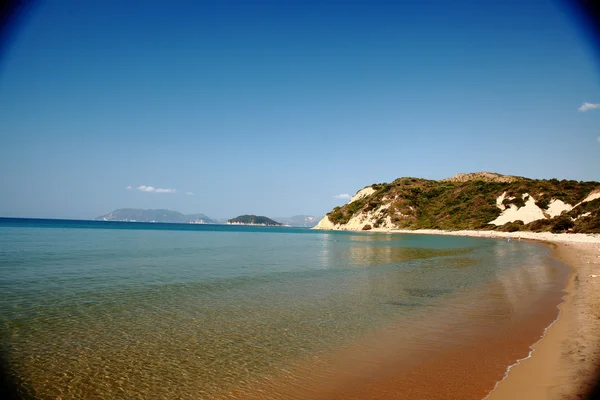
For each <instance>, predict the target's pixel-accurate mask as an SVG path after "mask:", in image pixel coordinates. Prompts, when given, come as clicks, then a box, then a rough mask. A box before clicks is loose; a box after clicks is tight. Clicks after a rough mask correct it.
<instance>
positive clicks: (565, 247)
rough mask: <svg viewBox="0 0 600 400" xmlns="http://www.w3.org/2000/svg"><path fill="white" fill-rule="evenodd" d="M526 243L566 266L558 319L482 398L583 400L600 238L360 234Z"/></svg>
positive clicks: (598, 307) (589, 387)
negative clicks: (540, 245)
mask: <svg viewBox="0 0 600 400" xmlns="http://www.w3.org/2000/svg"><path fill="white" fill-rule="evenodd" d="M369 232H373V233H387V234H394V233H399V234H424V235H445V236H466V237H482V238H496V239H508V238H510V239H511V240H527V241H534V242H538V243H543V244H545V245H548V246H550V247H552V255H553V257H554V258H556V259H559V260H561V261H564V262H565V263H566V264H567V265H568V266H569V268H570V274H569V279H568V281H567V285H566V287H565V288H564V291H565V293H566V294H565V295H564V297H563V301H562V302H561V303H560V304H559V305H558V310H559V311H558V315H557V317H556V319H555V320H554V321H552V323H551V324H550V325H548V326H547V327H546V328H545V330H544V333H543V335H542V336H541V337H540V339H539V340H537V341H536V342H535V343H533V344H531V346H530V351H529V354H528V355H527V357H524V358H521V359H518V360H515V362H514V363H513V364H511V365H509V366H507V368H506V373H505V374H504V376H503V378H502V379H501V380H499V381H498V382H497V383H496V385H495V386H494V388H493V389H492V390H491V391H490V392H489V393H488V394H487V395H486V396H485V397H484V400H509V399H525V398H526V399H528V400H530V399H531V400H536V399H539V400H546V399H550V400H562V399H573V398H577V399H584V398H587V396H589V395H590V394H591V392H592V391H593V390H594V386H595V385H597V382H596V380H597V379H598V374H599V373H600V335H599V334H598V333H597V332H600V234H582V233H558V234H557V233H550V232H520V231H517V232H497V231H476V230H461V231H443V230H436V229H421V230H403V229H387V228H376V229H372V230H370V231H366V232H365V233H369Z"/></svg>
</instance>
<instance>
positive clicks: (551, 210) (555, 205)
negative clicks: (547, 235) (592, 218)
mask: <svg viewBox="0 0 600 400" xmlns="http://www.w3.org/2000/svg"><path fill="white" fill-rule="evenodd" d="M572 209H573V206H572V205H570V204H568V203H565V202H563V201H562V200H559V199H552V201H551V202H550V203H549V204H548V209H547V210H546V213H547V214H548V215H549V216H550V218H553V217H556V216H557V215H560V214H562V212H563V211H571V210H572Z"/></svg>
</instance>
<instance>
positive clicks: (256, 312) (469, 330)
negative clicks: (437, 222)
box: [0, 218, 568, 399]
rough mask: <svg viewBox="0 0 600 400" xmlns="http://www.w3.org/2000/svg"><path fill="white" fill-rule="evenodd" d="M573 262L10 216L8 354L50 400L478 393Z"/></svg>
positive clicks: (8, 362)
mask: <svg viewBox="0 0 600 400" xmlns="http://www.w3.org/2000/svg"><path fill="white" fill-rule="evenodd" d="M567 277H568V267H567V266H566V265H564V264H563V263H561V262H560V261H558V260H556V259H554V258H553V257H552V254H551V249H550V248H549V247H547V246H545V245H542V244H537V243H531V242H526V241H519V240H512V241H508V240H502V239H486V238H468V237H457V236H436V235H417V234H387V233H364V232H337V231H336V232H331V231H317V230H310V229H305V228H288V227H253V226H237V225H235V226H233V225H195V224H194V225H192V224H163V223H132V222H111V221H74V220H42V219H15V218H1V219H0V356H1V357H2V366H3V368H4V370H5V373H6V374H7V376H8V377H9V378H10V381H11V382H12V383H13V384H14V388H15V390H17V391H18V392H19V393H20V394H21V395H22V396H23V397H26V398H36V399H59V398H60V399H92V398H111V399H247V398H248V399H252V398H256V399H286V398H289V399H320V398H322V399H333V398H340V399H346V398H348V399H350V398H357V399H358V398H361V399H365V398H454V397H452V396H456V398H474V399H475V398H479V399H481V398H483V397H485V395H486V394H487V393H489V391H490V390H492V389H493V386H494V384H495V383H496V382H497V381H498V380H500V379H502V377H503V376H504V373H505V372H506V368H507V367H508V366H509V365H510V364H512V363H514V362H515V361H516V360H517V359H519V358H522V357H525V356H526V355H527V354H528V352H529V346H530V345H531V344H532V343H534V342H535V341H536V340H537V339H539V337H540V336H541V335H542V334H543V332H544V329H545V327H547V326H548V325H549V324H550V323H551V322H552V321H553V320H554V319H555V318H556V316H557V315H558V309H557V308H556V306H557V305H558V304H559V303H560V302H561V300H562V296H563V294H564V293H563V292H562V289H563V288H564V286H565V283H566V279H567ZM456 376H460V377H462V378H461V380H460V382H458V383H457V378H456ZM432 382H433V383H432ZM399 393H401V394H403V396H402V397H398V395H399ZM386 396H387V397H386ZM424 396H425V397H424Z"/></svg>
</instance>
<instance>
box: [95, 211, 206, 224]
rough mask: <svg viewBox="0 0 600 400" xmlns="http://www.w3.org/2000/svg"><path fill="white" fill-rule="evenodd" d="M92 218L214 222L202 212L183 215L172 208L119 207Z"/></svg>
mask: <svg viewBox="0 0 600 400" xmlns="http://www.w3.org/2000/svg"><path fill="white" fill-rule="evenodd" d="M94 219H95V220H101V221H130V222H168V223H180V224H214V223H216V221H215V220H214V219H212V218H210V217H207V216H206V215H204V214H190V215H185V214H182V213H180V212H178V211H172V210H142V209H138V208H120V209H118V210H115V211H113V212H111V213H108V214H106V215H101V216H99V217H96V218H94Z"/></svg>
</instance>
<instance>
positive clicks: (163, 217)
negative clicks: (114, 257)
mask: <svg viewBox="0 0 600 400" xmlns="http://www.w3.org/2000/svg"><path fill="white" fill-rule="evenodd" d="M321 218H322V217H317V216H313V215H295V216H293V217H281V218H275V220H273V219H271V218H267V217H263V216H256V215H240V216H239V217H236V218H232V219H217V218H212V217H209V216H207V215H205V214H201V213H198V214H183V213H180V212H179V211H173V210H163V209H158V210H144V209H139V208H119V209H117V210H114V211H113V212H110V213H108V214H105V215H101V216H99V217H96V218H94V220H96V221H123V222H162V223H171V224H230V225H231V224H234V225H235V224H239V225H258V226H294V227H304V228H312V227H314V226H315V225H316V224H317V222H319V220H321ZM278 221H279V222H278Z"/></svg>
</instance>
